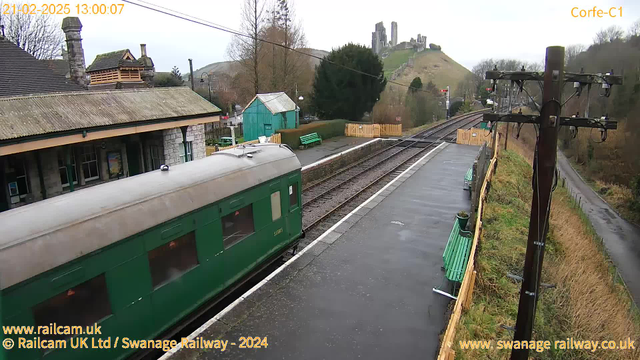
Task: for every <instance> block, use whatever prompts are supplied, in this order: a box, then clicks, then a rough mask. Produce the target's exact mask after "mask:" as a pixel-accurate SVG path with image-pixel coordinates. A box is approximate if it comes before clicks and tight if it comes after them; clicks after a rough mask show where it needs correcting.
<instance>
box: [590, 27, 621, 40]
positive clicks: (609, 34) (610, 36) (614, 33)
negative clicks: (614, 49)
mask: <svg viewBox="0 0 640 360" xmlns="http://www.w3.org/2000/svg"><path fill="white" fill-rule="evenodd" d="M623 37H624V31H623V30H622V28H621V27H620V26H617V25H613V26H609V27H608V28H606V29H601V30H600V31H598V32H597V33H596V36H595V37H594V38H593V42H594V43H595V44H604V43H606V42H614V41H616V40H620V39H622V38H623Z"/></svg>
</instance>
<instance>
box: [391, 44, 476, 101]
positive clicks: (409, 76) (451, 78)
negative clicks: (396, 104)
mask: <svg viewBox="0 0 640 360" xmlns="http://www.w3.org/2000/svg"><path fill="white" fill-rule="evenodd" d="M413 54H414V50H396V51H392V52H391V53H390V54H389V56H387V57H386V58H385V59H384V60H383V62H384V73H385V76H387V78H389V76H391V73H393V71H394V70H395V69H397V68H399V67H400V66H401V65H402V64H403V63H405V62H406V61H408V60H409V57H410V56H411V55H413ZM470 73H471V72H470V71H469V70H467V69H466V68H465V67H464V66H462V65H460V64H458V63H457V62H456V61H455V60H453V59H452V58H450V57H449V56H447V54H445V53H443V52H442V51H436V50H428V49H427V50H424V51H422V52H420V53H418V54H417V55H416V57H415V59H414V65H413V67H407V68H406V69H405V70H404V71H403V72H402V74H401V75H400V77H398V78H397V79H395V80H394V81H395V82H399V83H402V84H407V85H408V84H410V83H411V80H413V79H414V78H415V77H416V76H419V77H420V79H421V80H422V83H423V84H426V83H428V82H429V80H431V81H432V82H433V83H434V84H436V86H437V87H438V88H441V89H443V88H445V87H446V86H447V85H449V86H450V87H451V92H452V93H453V92H454V91H455V87H456V86H457V85H458V83H459V82H460V81H461V80H462V79H463V78H464V77H465V76H466V75H467V74H470Z"/></svg>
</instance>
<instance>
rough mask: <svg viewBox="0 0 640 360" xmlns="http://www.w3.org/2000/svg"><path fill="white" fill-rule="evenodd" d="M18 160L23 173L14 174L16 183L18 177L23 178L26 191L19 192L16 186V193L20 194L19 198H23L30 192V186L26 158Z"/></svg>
mask: <svg viewBox="0 0 640 360" xmlns="http://www.w3.org/2000/svg"><path fill="white" fill-rule="evenodd" d="M20 162H21V163H22V170H23V171H24V175H19V176H18V175H16V183H18V179H20V178H24V183H25V184H26V187H27V192H26V193H24V194H20V186H18V195H19V196H20V199H24V198H26V197H27V195H29V194H31V186H30V185H29V173H28V172H27V161H26V159H24V158H22V159H20Z"/></svg>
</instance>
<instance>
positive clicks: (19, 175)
mask: <svg viewBox="0 0 640 360" xmlns="http://www.w3.org/2000/svg"><path fill="white" fill-rule="evenodd" d="M8 163H9V169H8V172H7V183H8V184H7V185H8V187H9V196H10V197H11V203H12V204H13V203H17V202H21V201H25V199H26V197H27V195H28V194H30V193H31V187H30V186H29V175H28V173H27V161H26V159H25V158H24V157H22V156H10V157H9V161H8Z"/></svg>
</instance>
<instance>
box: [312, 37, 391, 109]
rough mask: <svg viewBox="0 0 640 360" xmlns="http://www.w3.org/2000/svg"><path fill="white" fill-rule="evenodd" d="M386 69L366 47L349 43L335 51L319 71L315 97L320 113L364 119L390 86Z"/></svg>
mask: <svg viewBox="0 0 640 360" xmlns="http://www.w3.org/2000/svg"><path fill="white" fill-rule="evenodd" d="M336 64H339V65H343V66H346V67H349V68H351V69H355V70H358V71H360V72H363V73H366V74H370V75H373V76H370V75H365V74H361V73H358V72H355V71H353V70H350V69H346V68H344V67H342V66H339V65H336ZM382 68H383V65H382V61H381V60H380V58H379V57H378V56H377V55H375V54H374V53H373V52H372V51H371V49H369V48H366V47H364V46H361V45H355V44H348V45H345V46H343V47H342V48H339V49H336V50H333V51H331V53H329V55H327V57H326V58H324V59H323V60H322V61H321V62H320V65H318V68H317V70H316V76H315V80H314V83H313V91H314V93H313V97H312V101H313V106H314V108H315V110H316V112H317V113H318V114H319V115H320V116H322V117H324V118H327V119H336V118H342V119H349V120H355V121H358V120H361V119H362V116H363V115H364V113H365V112H368V111H371V109H373V105H374V104H375V103H376V101H377V100H378V99H379V98H380V94H381V93H382V91H383V90H384V88H385V86H386V84H387V80H386V79H385V78H384V73H383V71H382Z"/></svg>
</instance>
